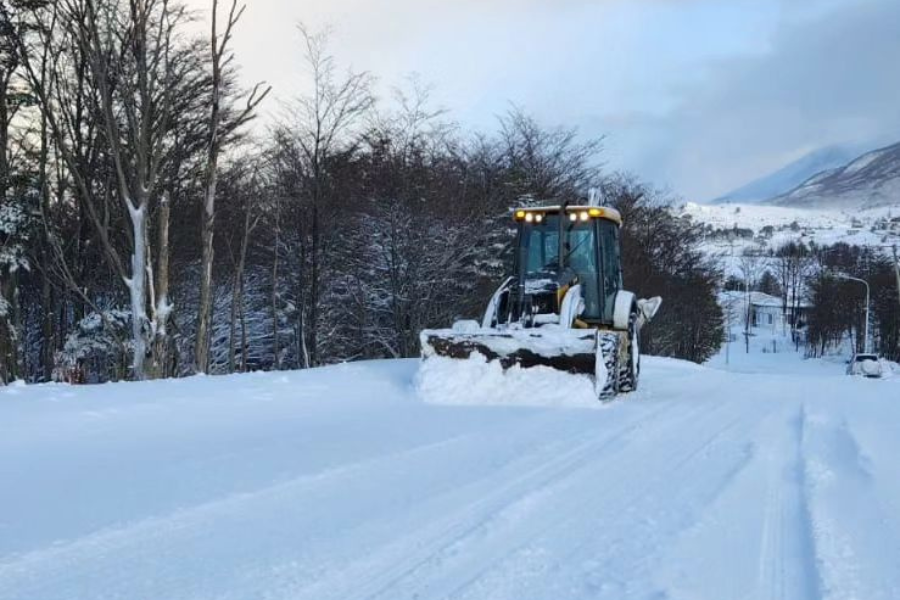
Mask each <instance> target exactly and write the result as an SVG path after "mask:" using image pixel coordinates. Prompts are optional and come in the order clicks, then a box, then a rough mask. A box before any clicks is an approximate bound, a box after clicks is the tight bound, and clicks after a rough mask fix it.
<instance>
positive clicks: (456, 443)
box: [0, 347, 900, 600]
mask: <svg viewBox="0 0 900 600" xmlns="http://www.w3.org/2000/svg"><path fill="white" fill-rule="evenodd" d="M734 351H735V348H734V347H732V352H734ZM731 358H732V359H734V360H733V361H730V363H729V365H728V366H729V368H730V369H732V370H731V371H726V370H724V368H718V367H720V366H721V365H718V363H717V368H709V367H699V366H694V365H689V364H686V363H682V362H678V361H671V360H660V359H655V360H653V359H651V360H649V361H648V362H647V364H646V365H645V372H644V380H643V387H642V389H641V390H640V391H639V392H638V393H636V394H634V395H632V396H629V397H627V398H626V399H624V400H622V401H618V402H615V403H612V404H610V405H606V406H599V405H595V406H591V407H588V408H577V407H566V406H555V407H540V406H537V407H535V406H530V407H526V406H517V405H515V398H500V399H498V402H497V403H495V404H494V405H491V406H478V405H474V406H473V405H459V406H453V405H446V404H435V403H424V402H422V401H421V400H420V399H419V398H418V396H417V395H416V393H415V391H414V387H413V381H414V373H415V370H416V366H417V365H416V362H415V361H412V362H410V361H394V362H383V363H368V364H355V365H347V366H338V367H332V368H327V369H320V370H315V371H309V372H305V373H290V374H268V375H248V376H238V377H227V378H194V379H189V380H182V381H167V382H157V383H146V384H122V385H106V386H100V387H65V386H43V387H29V388H25V387H12V388H6V389H0V597H2V598H3V599H4V600H13V599H23V600H24V599H27V600H40V599H51V598H52V599H66V600H69V599H76V598H77V599H93V598H122V599H163V598H165V599H182V598H197V599H199V598H234V599H239V600H246V599H248V598H271V599H276V598H284V599H296V600H299V599H304V598H309V599H315V600H327V599H340V600H345V599H358V598H384V599H388V600H402V599H407V598H419V599H428V598H473V599H491V600H498V599H514V600H527V599H530V598H534V599H550V598H552V599H565V598H608V599H610V600H622V599H629V598H635V599H651V598H652V599H663V598H665V599H672V600H674V599H709V600H722V599H732V598H734V599H736V598H786V599H790V600H804V599H812V598H834V599H839V598H840V599H845V598H861V599H866V600H875V599H879V598H881V599H889V598H898V597H900V469H898V467H897V457H898V456H900V436H898V435H897V423H900V377H894V378H891V379H886V380H881V381H869V380H862V379H854V378H850V377H847V376H844V375H843V374H842V369H841V367H840V366H839V365H829V364H827V363H818V362H817V363H811V362H809V361H802V360H800V359H799V358H798V357H796V356H791V355H788V354H781V353H780V354H775V355H771V354H767V355H760V356H757V355H754V356H753V358H752V359H749V361H748V360H745V361H744V362H743V363H742V364H743V365H744V366H743V368H737V367H738V366H739V365H738V363H737V362H736V361H737V360H738V359H737V358H736V356H735V355H732V357H731ZM788 359H790V367H789V368H782V369H780V370H778V372H772V371H774V369H771V368H769V366H770V365H771V364H781V365H785V364H788ZM767 361H768V363H769V365H767V364H766V363H767ZM753 365H756V366H755V367H754V366H753ZM737 371H744V372H737ZM532 402H533V399H532Z"/></svg>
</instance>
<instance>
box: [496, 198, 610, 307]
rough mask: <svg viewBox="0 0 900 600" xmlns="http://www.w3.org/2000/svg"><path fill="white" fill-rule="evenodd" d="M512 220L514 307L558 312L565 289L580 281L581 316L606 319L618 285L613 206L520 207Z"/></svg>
mask: <svg viewBox="0 0 900 600" xmlns="http://www.w3.org/2000/svg"><path fill="white" fill-rule="evenodd" d="M515 221H516V223H517V226H518V239H517V252H516V271H515V273H516V279H517V284H516V291H517V297H516V298H515V299H514V301H515V302H514V303H518V304H519V305H521V306H520V307H519V310H514V311H513V312H514V313H519V316H521V314H522V313H523V312H526V313H527V312H529V311H530V312H531V313H532V314H535V313H536V314H538V315H547V314H554V313H556V314H558V313H559V309H560V303H561V302H562V299H563V297H564V296H565V292H566V291H567V290H568V289H569V288H570V287H571V286H574V285H577V284H580V285H581V286H582V296H583V298H584V303H585V310H584V312H583V313H582V315H581V321H583V322H584V323H586V324H588V325H609V324H611V323H612V321H613V310H614V306H615V297H616V293H617V292H618V291H619V290H620V289H622V271H621V257H620V251H619V227H620V224H621V218H620V216H619V213H618V212H616V211H615V210H613V209H609V208H600V207H586V206H567V207H565V208H562V207H548V208H541V209H522V210H518V211H516V212H515Z"/></svg>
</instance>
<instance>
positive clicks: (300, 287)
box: [281, 24, 374, 367]
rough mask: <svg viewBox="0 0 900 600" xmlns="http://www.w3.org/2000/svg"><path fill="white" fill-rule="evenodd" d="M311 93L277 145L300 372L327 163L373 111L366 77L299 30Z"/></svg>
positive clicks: (307, 352) (311, 361)
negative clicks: (294, 263) (283, 173)
mask: <svg viewBox="0 0 900 600" xmlns="http://www.w3.org/2000/svg"><path fill="white" fill-rule="evenodd" d="M299 30H300V34H301V36H302V39H303V44H304V50H305V54H306V62H307V66H308V68H309V74H310V84H311V87H312V91H311V92H309V93H308V94H306V95H304V96H301V97H300V98H298V99H297V101H296V102H295V105H294V107H293V111H292V114H291V117H292V122H290V123H288V124H285V126H284V127H283V130H284V135H282V136H281V139H282V140H284V142H286V143H287V144H289V145H291V146H294V148H288V149H286V152H285V156H286V157H287V158H288V159H289V160H290V162H291V163H293V164H289V165H287V167H286V170H287V171H288V172H289V176H290V177H291V179H293V183H292V184H291V187H293V188H294V189H293V190H292V192H293V193H292V194H289V195H293V196H295V197H294V198H293V200H294V203H295V206H294V207H293V208H294V214H295V216H296V220H295V222H294V226H295V227H296V230H295V231H294V232H293V233H294V234H295V235H296V236H298V237H299V243H298V248H297V249H296V252H297V253H298V254H299V255H300V256H299V260H298V264H299V273H297V284H296V286H295V288H296V289H297V293H296V296H297V301H298V306H297V322H298V327H297V346H298V353H299V354H300V357H301V358H300V361H301V364H302V366H304V367H309V366H313V365H315V364H317V363H318V350H319V349H318V345H319V344H318V328H319V326H320V314H321V298H322V280H323V273H324V269H325V264H324V263H325V260H324V256H325V254H326V251H327V248H326V246H327V241H328V239H327V237H326V235H325V233H326V229H327V227H328V224H327V222H326V219H327V214H326V213H327V208H328V206H329V204H330V203H331V202H333V200H334V197H333V195H332V194H331V193H330V189H329V168H330V165H331V163H332V161H333V160H334V159H335V158H336V156H337V155H338V154H339V153H340V152H341V151H342V150H346V149H347V147H348V146H351V145H352V135H353V133H354V132H355V130H356V128H357V127H358V126H359V125H360V124H361V123H362V121H363V118H364V117H365V116H366V115H367V114H368V112H369V110H370V109H371V108H372V106H373V103H374V99H373V97H372V94H371V85H372V81H373V78H372V76H371V75H369V74H368V73H365V72H355V71H347V72H346V73H345V74H340V73H339V72H338V69H337V65H336V64H335V60H334V57H333V56H332V55H330V54H329V53H328V36H327V34H326V33H321V32H320V33H314V32H312V31H310V30H309V29H308V28H307V27H306V26H305V25H303V24H301V25H299Z"/></svg>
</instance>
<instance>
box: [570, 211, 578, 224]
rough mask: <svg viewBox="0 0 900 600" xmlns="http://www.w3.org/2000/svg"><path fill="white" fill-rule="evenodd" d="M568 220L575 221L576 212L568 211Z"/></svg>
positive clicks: (576, 218) (576, 217)
mask: <svg viewBox="0 0 900 600" xmlns="http://www.w3.org/2000/svg"><path fill="white" fill-rule="evenodd" d="M569 220H570V221H572V222H573V223H574V222H575V221H577V220H578V214H577V213H569Z"/></svg>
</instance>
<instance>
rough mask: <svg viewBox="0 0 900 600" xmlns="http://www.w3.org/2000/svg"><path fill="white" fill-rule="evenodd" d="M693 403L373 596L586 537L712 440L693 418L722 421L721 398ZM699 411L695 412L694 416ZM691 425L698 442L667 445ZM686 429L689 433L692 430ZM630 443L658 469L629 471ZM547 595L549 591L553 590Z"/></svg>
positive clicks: (405, 591) (461, 583) (436, 582)
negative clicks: (546, 541) (514, 516)
mask: <svg viewBox="0 0 900 600" xmlns="http://www.w3.org/2000/svg"><path fill="white" fill-rule="evenodd" d="M682 406H683V405H682ZM696 406H697V408H695V409H692V410H691V411H688V412H686V413H683V414H681V415H679V417H680V418H678V419H677V420H669V421H661V422H659V423H654V424H653V425H651V426H650V427H648V428H647V430H646V431H644V433H645V436H644V437H645V438H652V439H653V440H654V444H651V445H647V444H645V443H643V442H645V441H646V439H642V440H639V441H640V442H641V443H637V444H635V443H628V444H625V445H622V446H618V447H613V448H611V449H610V451H609V452H607V453H605V454H597V455H591V456H590V457H589V459H588V460H587V462H585V464H583V465H581V466H580V468H578V469H577V470H576V471H575V472H574V473H573V474H572V475H571V476H569V477H567V478H565V479H562V480H560V481H559V482H557V483H556V484H555V485H554V486H553V487H548V488H545V489H544V490H541V492H542V493H541V494H540V496H539V497H538V499H537V501H534V502H533V504H532V506H531V507H530V511H529V518H528V519H527V520H524V519H523V520H519V521H513V522H511V523H509V524H506V526H505V527H503V526H501V527H496V528H495V529H494V530H493V531H491V530H490V529H488V530H487V532H485V528H484V526H483V524H482V526H476V527H475V528H474V529H473V530H472V531H470V532H468V533H467V535H466V536H465V537H464V538H462V539H456V540H453V542H452V543H450V544H446V545H445V546H444V547H443V548H442V549H441V550H439V551H438V552H436V553H433V554H431V555H429V556H427V557H426V558H425V560H422V561H421V563H420V565H419V566H418V567H417V569H416V570H414V571H410V572H407V573H404V574H403V577H402V578H399V579H395V580H392V581H389V582H388V583H387V584H386V585H385V586H384V587H383V588H382V589H381V590H380V592H379V593H378V594H375V595H374V596H373V597H384V598H397V597H402V598H415V597H433V596H437V597H449V596H453V595H454V594H458V593H464V591H465V589H466V588H469V587H471V586H472V585H473V584H474V583H475V582H477V581H478V580H480V579H481V578H483V577H484V576H485V575H487V574H489V573H491V572H493V571H494V570H495V569H496V568H497V567H498V565H500V566H503V563H506V565H507V567H508V565H509V564H512V563H515V562H516V561H517V560H518V557H517V555H518V554H521V553H522V552H523V549H524V552H525V554H527V555H533V552H532V551H531V550H530V549H529V546H530V545H531V544H532V543H533V542H534V541H535V540H536V539H538V538H542V537H547V536H549V537H551V538H554V539H557V540H558V539H559V538H563V539H567V540H569V542H568V543H569V544H570V545H577V544H578V543H579V541H580V540H584V530H585V528H586V527H588V526H589V525H588V524H590V523H592V521H593V520H595V519H596V518H597V516H598V513H604V514H610V515H618V514H620V513H621V512H622V511H624V510H626V509H627V507H629V506H631V505H633V504H634V503H635V502H637V501H639V499H640V498H641V497H642V496H643V495H644V494H645V493H646V492H647V489H649V487H651V485H652V482H657V483H658V479H669V478H675V479H677V476H678V474H679V473H680V472H681V470H682V469H683V468H684V467H685V466H686V465H687V464H688V463H690V462H691V461H692V459H694V458H697V457H698V456H699V455H701V454H702V453H703V452H704V451H705V450H706V449H708V448H709V447H710V445H711V444H712V443H713V439H714V438H716V437H717V436H718V435H719V434H720V433H721V431H722V428H714V431H715V432H714V433H713V434H712V435H710V436H706V437H704V436H703V435H701V432H703V431H704V429H703V428H702V427H700V426H699V425H700V424H703V423H707V422H708V421H712V422H717V421H718V422H720V423H721V421H722V419H721V417H716V415H717V413H718V412H720V411H726V406H727V405H721V404H720V405H713V407H712V408H711V406H709V405H707V406H704V405H703V404H699V405H696ZM726 412H727V411H726ZM697 415H700V416H699V418H698V417H697ZM737 421H738V419H737V418H733V419H730V420H728V421H727V422H728V423H729V425H730V426H734V425H736V424H737ZM692 428H693V432H694V433H697V434H698V435H697V438H698V439H700V440H701V442H700V443H699V444H689V445H687V447H682V448H677V446H676V449H675V450H674V451H673V450H672V449H671V448H669V447H667V444H666V442H667V441H672V442H675V441H677V440H679V439H682V438H683V437H685V432H691V431H692ZM675 432H677V433H675ZM666 433H668V436H666V435H665V434H666ZM686 437H688V438H691V436H690V435H688V436H686ZM670 438H672V439H670ZM632 446H635V447H638V448H639V449H647V450H649V452H646V453H645V454H646V455H652V456H653V458H654V459H655V460H657V461H660V464H658V465H657V467H656V469H655V470H654V471H652V473H654V474H656V477H653V476H652V475H649V474H648V473H646V472H643V473H639V474H637V475H636V477H635V474H634V473H629V472H628V468H627V465H628V464H629V463H631V464H638V465H644V464H646V463H647V462H648V458H647V456H642V455H641V453H640V452H638V455H637V456H633V451H632V452H629V450H630V449H631V448H632ZM650 446H652V447H650ZM679 450H680V451H679ZM630 454H631V455H632V456H629V455H630ZM633 459H637V460H633ZM738 461H740V459H738ZM651 462H652V461H651ZM607 463H609V464H607ZM610 475H612V481H606V482H603V478H604V476H606V477H609V476H610ZM629 476H630V477H631V478H632V479H636V480H637V481H636V482H635V481H632V482H631V483H632V484H635V485H628V483H629ZM598 482H599V485H598ZM616 492H618V494H617V493H616ZM532 500H534V499H529V502H531V501H532ZM604 501H605V502H606V504H604ZM523 521H524V522H523ZM532 521H534V522H537V523H538V524H537V526H529V525H528V523H529V522H532ZM598 529H602V527H598ZM485 533H486V534H485ZM467 550H468V551H467ZM513 570H514V571H517V570H518V569H517V568H514V569H513ZM520 575H521V573H518V572H517V573H516V576H520ZM496 593H497V590H495V589H489V590H479V591H477V592H476V594H475V597H497V596H496ZM517 594H518V592H517ZM547 597H554V594H552V593H551V594H549V596H547Z"/></svg>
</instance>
